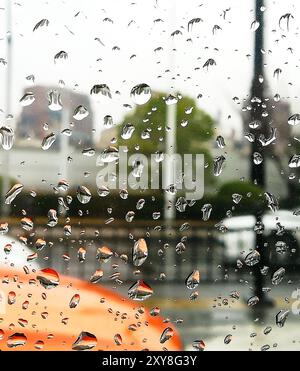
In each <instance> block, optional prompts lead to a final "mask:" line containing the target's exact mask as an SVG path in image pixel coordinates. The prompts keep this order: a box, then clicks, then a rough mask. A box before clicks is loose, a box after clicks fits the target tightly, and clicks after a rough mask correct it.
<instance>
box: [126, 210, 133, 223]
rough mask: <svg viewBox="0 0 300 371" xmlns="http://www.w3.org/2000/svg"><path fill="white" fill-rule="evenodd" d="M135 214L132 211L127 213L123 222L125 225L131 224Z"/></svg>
mask: <svg viewBox="0 0 300 371" xmlns="http://www.w3.org/2000/svg"><path fill="white" fill-rule="evenodd" d="M134 216H135V212H134V211H128V212H127V213H126V215H125V220H126V222H127V223H131V222H132V221H133V219H134Z"/></svg>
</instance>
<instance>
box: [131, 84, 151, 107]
mask: <svg viewBox="0 0 300 371" xmlns="http://www.w3.org/2000/svg"><path fill="white" fill-rule="evenodd" d="M130 97H131V99H132V100H133V102H134V103H135V104H137V105H143V104H146V103H147V102H149V100H150V99H151V89H150V86H148V85H147V84H139V85H136V86H134V87H133V88H132V90H131V93H130Z"/></svg>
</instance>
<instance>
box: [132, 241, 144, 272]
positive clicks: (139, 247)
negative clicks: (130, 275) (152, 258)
mask: <svg viewBox="0 0 300 371" xmlns="http://www.w3.org/2000/svg"><path fill="white" fill-rule="evenodd" d="M147 257H148V247H147V243H146V241H145V240H144V239H143V238H140V239H139V240H138V241H136V243H135V244H134V247H133V250H132V261H133V265H135V266H136V267H140V266H141V265H143V264H144V262H145V261H146V259H147Z"/></svg>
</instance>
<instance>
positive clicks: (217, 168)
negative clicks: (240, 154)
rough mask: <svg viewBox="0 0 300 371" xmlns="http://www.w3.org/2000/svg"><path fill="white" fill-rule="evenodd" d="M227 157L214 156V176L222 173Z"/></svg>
mask: <svg viewBox="0 0 300 371" xmlns="http://www.w3.org/2000/svg"><path fill="white" fill-rule="evenodd" d="M225 161H226V158H225V157H224V156H219V157H216V158H214V176H220V175H221V174H222V171H223V168H224V164H225Z"/></svg>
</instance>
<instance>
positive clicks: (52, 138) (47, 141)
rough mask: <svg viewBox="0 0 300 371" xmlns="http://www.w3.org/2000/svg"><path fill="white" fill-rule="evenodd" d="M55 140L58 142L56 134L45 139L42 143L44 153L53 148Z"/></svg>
mask: <svg viewBox="0 0 300 371" xmlns="http://www.w3.org/2000/svg"><path fill="white" fill-rule="evenodd" d="M55 140H56V135H55V134H54V133H50V134H49V135H47V136H46V137H44V138H43V141H42V149H43V150H44V151H47V149H49V148H50V147H51V146H52V144H53V143H54V142H55Z"/></svg>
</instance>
